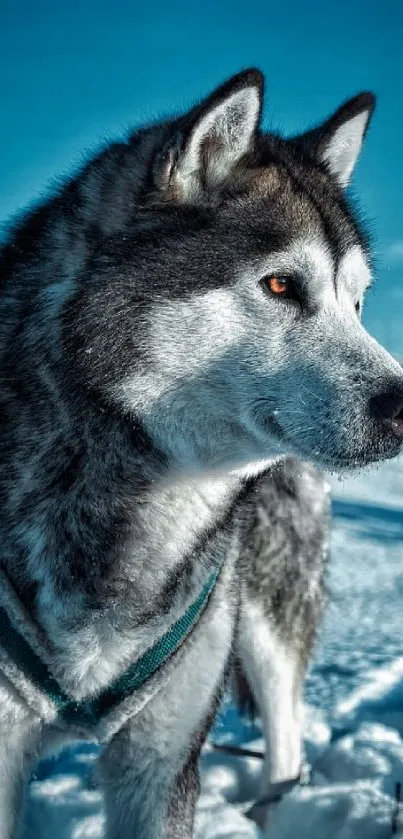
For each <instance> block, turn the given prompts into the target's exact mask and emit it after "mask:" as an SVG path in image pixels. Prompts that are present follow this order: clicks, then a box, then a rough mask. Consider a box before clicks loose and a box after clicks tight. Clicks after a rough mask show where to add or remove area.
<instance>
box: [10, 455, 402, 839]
mask: <svg viewBox="0 0 403 839" xmlns="http://www.w3.org/2000/svg"><path fill="white" fill-rule="evenodd" d="M400 490H403V461H402V460H396V461H393V462H391V463H388V464H385V465H383V466H382V467H379V468H378V469H377V470H376V471H372V472H371V473H369V474H359V475H357V476H355V477H351V478H348V479H346V480H345V481H343V482H342V483H340V482H339V481H333V493H334V502H333V508H334V523H333V535H332V545H331V561H330V571H329V590H330V596H329V605H328V608H327V612H326V617H325V620H324V624H323V627H322V629H321V632H320V633H319V639H318V644H317V649H316V654H315V658H314V661H313V663H312V666H311V669H310V672H309V675H308V678H307V682H306V708H305V724H304V737H305V754H306V759H307V761H308V762H309V764H310V765H311V782H310V784H309V785H306V786H301V787H297V788H295V789H294V790H293V791H292V792H291V793H289V794H288V795H287V796H285V798H284V799H283V801H282V802H281V803H280V804H279V805H276V807H274V808H272V810H271V812H270V818H269V822H268V826H267V829H266V833H265V837H266V839H304V837H307V839H308V837H309V839H375V837H376V839H381V837H385V839H386V837H389V836H392V835H397V836H399V835H400V836H402V837H403V812H402V815H401V820H399V819H400V816H399V817H398V819H397V826H396V832H395V833H394V834H392V821H393V818H394V811H395V807H396V804H395V791H396V784H397V783H400V782H403V740H402V737H403V655H402V652H403V649H402V634H403V631H402V619H401V616H402V592H403V563H402V556H403V552H402V546H403V492H401V491H400ZM212 738H213V739H214V740H215V741H216V742H221V743H237V744H244V745H247V746H248V748H251V749H254V750H257V751H259V750H260V751H262V750H263V749H264V743H263V739H262V736H261V730H260V727H259V723H258V721H257V722H256V723H253V724H252V723H250V722H246V721H245V720H242V719H240V717H239V716H238V714H237V712H236V710H235V708H234V706H233V705H232V704H231V701H230V699H229V698H227V699H226V701H225V702H224V704H223V707H222V710H221V713H220V716H219V718H218V720H217V722H216V724H215V727H214V730H213V733H212ZM96 755H97V748H96V746H95V745H94V744H83V743H80V744H76V745H74V744H72V745H71V746H70V747H69V748H67V749H65V750H64V751H63V752H61V753H60V754H59V755H56V756H55V757H54V758H48V759H47V760H44V761H42V762H41V763H40V764H39V765H38V767H37V769H36V773H35V775H34V776H33V779H32V781H31V783H30V791H29V804H28V809H27V813H26V820H25V821H26V832H25V837H26V839H53V837H54V836H55V835H57V837H58V839H90V837H91V839H102V837H103V824H104V823H103V814H102V797H101V793H100V791H99V789H98V788H97V784H96V781H95V779H94V774H93V769H94V765H95V758H96ZM260 768H261V760H260V759H258V758H252V757H248V758H244V757H242V758H241V757H234V756H232V755H227V754H223V753H220V752H216V751H214V750H213V749H212V747H211V745H210V744H207V745H206V747H205V749H204V752H203V755H202V757H201V774H202V792H201V796H200V800H199V804H198V809H197V818H196V830H195V839H224V838H225V839H262V837H263V833H262V831H261V830H260V829H259V828H258V827H257V826H256V824H255V823H254V822H252V821H251V820H250V819H248V818H246V817H245V815H244V813H245V811H246V810H247V809H248V808H249V806H250V805H251V803H252V802H253V801H254V799H255V798H256V797H257V788H258V781H259V773H260Z"/></svg>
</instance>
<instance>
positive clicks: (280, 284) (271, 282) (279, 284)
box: [266, 277, 288, 295]
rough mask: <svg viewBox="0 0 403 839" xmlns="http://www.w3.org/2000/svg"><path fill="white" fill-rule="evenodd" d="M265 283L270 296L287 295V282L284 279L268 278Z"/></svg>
mask: <svg viewBox="0 0 403 839" xmlns="http://www.w3.org/2000/svg"><path fill="white" fill-rule="evenodd" d="M266 283H267V286H268V288H269V290H270V291H271V293H272V294H284V295H286V294H287V290H288V282H287V280H286V279H284V277H268V278H267V280H266Z"/></svg>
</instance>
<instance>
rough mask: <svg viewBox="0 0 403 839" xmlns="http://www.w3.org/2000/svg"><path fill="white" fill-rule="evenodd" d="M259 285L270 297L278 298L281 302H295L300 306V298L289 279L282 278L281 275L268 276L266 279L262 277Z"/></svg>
mask: <svg viewBox="0 0 403 839" xmlns="http://www.w3.org/2000/svg"><path fill="white" fill-rule="evenodd" d="M261 284H262V286H263V288H264V290H265V291H266V292H268V293H269V294H270V296H271V297H278V298H281V299H282V300H295V302H296V303H299V304H300V305H301V298H300V296H299V294H298V291H297V289H296V286H295V283H294V281H293V280H292V279H291V277H284V276H282V275H281V274H270V275H269V276H267V277H263V279H262V280H261Z"/></svg>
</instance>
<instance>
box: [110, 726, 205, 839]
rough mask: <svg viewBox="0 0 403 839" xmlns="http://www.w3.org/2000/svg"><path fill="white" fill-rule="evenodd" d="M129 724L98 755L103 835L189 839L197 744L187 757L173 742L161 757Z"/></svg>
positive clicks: (196, 783)
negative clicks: (168, 751)
mask: <svg viewBox="0 0 403 839" xmlns="http://www.w3.org/2000/svg"><path fill="white" fill-rule="evenodd" d="M131 728H132V725H131V724H130V723H129V724H128V725H127V726H125V729H124V730H122V731H120V732H119V734H118V735H117V736H116V737H115V738H114V740H113V741H112V743H111V744H110V746H109V748H108V750H107V753H106V755H105V757H104V758H103V759H102V766H101V772H102V776H103V785H104V790H105V806H106V817H107V819H106V820H107V832H106V835H107V839H191V837H192V835H193V820H194V809H195V804H196V800H197V795H198V791H199V777H198V766H197V760H198V755H199V751H200V748H201V742H199V743H198V744H197V748H193V749H192V754H191V757H190V759H188V760H187V759H186V757H185V755H183V754H182V756H180V755H179V754H177V753H176V752H175V744H174V743H173V744H172V749H171V751H170V753H168V754H166V755H165V756H163V755H162V754H161V753H160V752H159V751H156V750H155V749H154V748H153V747H152V746H151V744H150V746H147V745H146V744H143V745H142V744H141V743H140V738H139V737H138V735H136V734H134V733H133V732H132V731H131Z"/></svg>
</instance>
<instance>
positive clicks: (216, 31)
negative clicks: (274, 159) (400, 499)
mask: <svg viewBox="0 0 403 839" xmlns="http://www.w3.org/2000/svg"><path fill="white" fill-rule="evenodd" d="M248 65H256V66H259V67H261V68H262V69H263V70H264V72H265V73H266V76H267V93H266V107H265V125H266V126H267V127H270V126H272V127H274V128H280V129H283V130H284V131H288V132H293V131H299V130H301V129H303V128H304V127H307V126H308V125H309V124H312V123H313V122H315V121H317V120H319V119H321V118H322V117H324V116H325V115H326V114H327V113H329V111H331V110H332V109H333V108H334V107H336V106H337V105H338V104H339V103H340V102H341V101H342V100H343V99H345V98H346V97H347V96H349V95H352V94H354V93H356V92H358V91H359V90H361V89H371V90H373V91H375V93H376V94H377V95H378V110H377V113H376V115H375V118H374V122H373V125H372V128H371V132H370V134H369V136H368V139H367V143H366V148H365V151H364V154H363V156H362V160H361V161H360V163H359V166H358V168H357V173H356V177H355V181H354V188H355V191H356V192H357V194H358V195H359V197H360V201H361V204H362V206H363V209H364V211H365V214H366V216H367V217H369V219H370V220H371V223H372V224H371V226H372V228H373V230H374V232H375V234H376V252H377V255H378V262H377V266H378V267H377V274H378V276H379V283H378V284H377V287H376V289H375V291H374V292H373V294H372V295H371V298H370V300H369V301H368V306H367V312H366V318H367V322H368V324H369V326H370V327H371V329H372V331H374V332H375V334H376V335H377V337H379V338H380V339H381V340H383V341H384V342H385V343H387V345H388V346H389V347H390V348H391V349H392V350H395V351H398V352H400V353H402V354H403V328H402V321H403V282H402V275H403V177H402V175H403V162H402V158H403V152H402V133H403V2H401V0H338V2H337V3H334V2H331V0H305V2H300V0H283V1H282V2H281V0H278V2H276V3H272V2H271V1H270V0H242V2H238V0H232V2H231V0H215V2H214V0H204V2H198V1H196V2H193V0H187V1H186V0H183V2H176V0H154V2H152V3H151V2H149V3H147V2H142V3H140V2H138V0H131V2H128V0H52V2H51V0H35V2H33V0H0V93H1V95H0V102H1V107H0V137H1V158H0V221H1V220H4V219H5V218H6V217H7V216H8V215H9V214H10V213H12V212H14V211H15V210H16V209H17V208H19V207H21V206H22V205H23V204H26V203H27V202H28V201H30V200H31V199H32V198H33V197H37V196H38V195H39V194H40V191H41V189H42V188H43V186H44V185H49V183H50V182H51V180H52V178H54V177H55V176H59V175H60V174H62V173H66V172H68V171H69V170H70V169H71V168H72V167H74V166H75V165H77V164H78V163H80V162H81V161H82V160H83V153H88V152H90V151H91V149H94V148H96V147H98V146H99V144H100V142H103V141H104V140H105V139H107V138H114V137H118V136H119V135H120V134H121V133H122V132H124V131H125V130H126V128H127V127H128V126H130V125H136V124H139V123H141V122H144V121H146V120H148V119H150V118H152V119H153V118H155V117H158V116H159V115H164V114H166V113H168V112H169V111H170V110H172V109H173V110H180V109H182V108H184V107H187V106H188V105H190V104H191V103H192V100H193V99H195V98H197V97H199V96H201V95H203V94H204V93H206V92H208V91H209V89H210V88H211V87H213V86H214V85H216V84H218V83H219V82H220V81H222V80H223V79H224V78H225V77H226V76H228V75H230V74H231V73H232V72H236V71H238V70H239V69H241V68H242V67H245V66H248Z"/></svg>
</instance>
